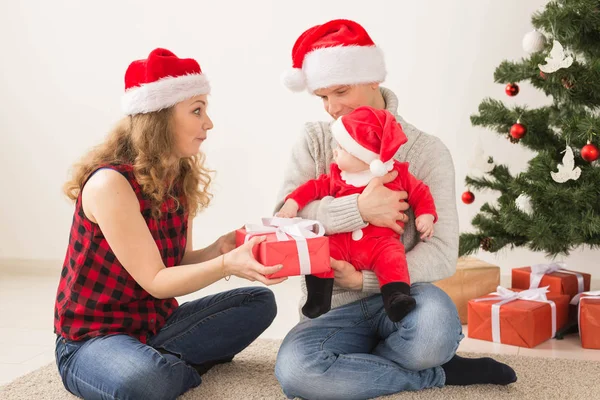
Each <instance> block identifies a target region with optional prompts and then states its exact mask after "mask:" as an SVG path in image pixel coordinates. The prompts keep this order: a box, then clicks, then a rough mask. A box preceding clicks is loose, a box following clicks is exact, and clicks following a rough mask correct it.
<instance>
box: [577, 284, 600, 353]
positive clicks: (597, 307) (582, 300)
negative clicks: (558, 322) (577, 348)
mask: <svg viewBox="0 0 600 400" xmlns="http://www.w3.org/2000/svg"><path fill="white" fill-rule="evenodd" d="M571 304H573V305H579V306H578V312H577V320H578V323H579V336H580V337H581V347H583V348H584V349H600V290H596V291H593V292H583V293H580V294H578V295H577V296H575V297H573V300H572V301H571Z"/></svg>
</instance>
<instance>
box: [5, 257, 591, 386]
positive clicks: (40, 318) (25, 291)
mask: <svg viewBox="0 0 600 400" xmlns="http://www.w3.org/2000/svg"><path fill="white" fill-rule="evenodd" d="M58 275H59V272H58V271H52V270H48V269H42V270H35V271H33V270H21V271H19V272H15V271H7V270H6V269H1V268H0V315H2V318H0V346H1V347H2V351H1V352H0V385H4V384H6V383H8V382H10V381H12V380H14V379H16V378H18V377H19V376H22V375H24V374H27V373H28V372H30V371H33V370H35V369H37V368H39V367H41V366H43V365H46V364H48V363H50V362H52V361H54V338H55V336H54V334H53V332H52V326H53V325H52V324H53V310H54V297H55V295H56V286H57V282H58ZM243 285H245V283H244V282H243V281H241V280H236V279H235V278H232V279H231V280H230V281H228V282H227V281H221V282H219V283H217V284H215V285H213V286H211V287H210V288H207V289H205V290H203V291H201V292H200V293H196V294H194V295H188V296H184V297H182V298H180V299H179V300H180V301H186V300H192V299H195V298H197V297H201V296H205V295H207V294H211V293H215V292H220V291H223V290H228V289H232V288H234V287H239V286H243ZM272 289H273V291H274V292H275V295H276V298H277V303H278V308H279V312H278V315H277V318H276V319H275V321H274V323H273V324H272V325H271V327H269V329H267V330H266V331H265V332H264V333H263V336H262V337H264V338H283V337H284V336H285V334H286V333H287V332H288V331H289V330H290V329H291V328H292V327H293V326H294V325H295V324H296V322H297V321H298V312H297V304H298V299H299V298H300V287H299V278H298V277H294V278H290V279H289V280H288V281H286V282H284V283H282V284H281V285H277V286H274V287H272ZM464 331H465V336H467V327H466V326H464ZM459 351H469V352H483V353H495V354H521V355H525V356H537V357H556V358H576V359H585V360H596V361H600V351H599V350H585V349H582V348H581V346H580V343H579V337H578V336H577V335H571V336H568V337H567V338H565V340H560V341H559V340H550V341H547V342H545V343H543V344H541V345H539V346H538V347H537V348H535V349H526V348H519V347H514V346H507V345H502V344H495V343H491V342H486V341H481V340H475V339H469V338H467V337H465V339H464V340H463V341H462V342H461V344H460V347H459Z"/></svg>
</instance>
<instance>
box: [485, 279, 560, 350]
mask: <svg viewBox="0 0 600 400" xmlns="http://www.w3.org/2000/svg"><path fill="white" fill-rule="evenodd" d="M546 293H548V286H544V287H542V288H535V289H528V290H523V291H521V292H513V291H512V290H510V289H506V288H505V287H502V286H498V287H497V288H496V292H494V293H491V294H492V295H493V296H491V297H483V298H480V299H475V301H476V302H479V301H489V300H500V301H499V302H498V303H496V304H492V340H493V341H494V342H496V343H501V340H500V307H502V306H503V305H504V304H506V303H510V302H511V301H515V300H527V301H539V302H541V303H548V304H550V307H551V310H552V337H554V335H556V304H555V303H554V302H553V301H552V300H548V298H547V297H546Z"/></svg>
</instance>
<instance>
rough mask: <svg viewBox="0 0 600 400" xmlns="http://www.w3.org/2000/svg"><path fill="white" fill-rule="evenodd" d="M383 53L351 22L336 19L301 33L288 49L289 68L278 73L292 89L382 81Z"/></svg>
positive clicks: (364, 32)
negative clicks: (290, 56) (289, 54)
mask: <svg viewBox="0 0 600 400" xmlns="http://www.w3.org/2000/svg"><path fill="white" fill-rule="evenodd" d="M385 76H386V70H385V62H384V59H383V52H382V51H381V49H380V48H379V47H377V46H375V43H374V42H373V40H371V38H370V37H369V34H368V33H367V31H366V30H365V29H364V28H363V27H362V26H360V25H359V24H358V23H356V22H354V21H349V20H344V19H337V20H333V21H329V22H327V23H325V24H323V25H317V26H314V27H312V28H310V29H308V30H307V31H306V32H304V33H303V34H302V35H300V37H299V38H298V40H296V43H295V44H294V47H293V49H292V68H291V69H290V70H288V71H286V72H284V74H283V75H282V81H283V84H284V85H285V86H286V87H287V88H288V89H290V90H291V91H293V92H301V91H303V90H304V89H308V91H309V92H311V93H312V92H314V91H315V90H317V89H322V88H327V87H331V86H335V85H351V84H359V83H372V82H383V81H384V80H385Z"/></svg>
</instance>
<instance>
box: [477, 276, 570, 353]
mask: <svg viewBox="0 0 600 400" xmlns="http://www.w3.org/2000/svg"><path fill="white" fill-rule="evenodd" d="M552 303H554V307H553V306H552ZM468 308H469V311H468V312H469V324H468V332H469V337H470V338H474V339H481V340H487V341H490V342H496V343H504V344H510V345H513V346H520V347H529V348H532V347H535V346H537V345H539V344H540V343H542V342H545V341H546V340H548V339H551V338H553V337H554V335H555V334H556V331H557V330H559V329H561V328H562V327H563V326H564V325H565V324H566V323H567V321H568V315H569V296H567V295H561V294H555V293H548V292H547V288H545V287H544V288H538V289H530V290H524V291H520V290H508V289H505V288H503V287H498V290H497V293H492V294H490V295H488V296H486V297H481V298H479V299H474V300H470V301H469V305H468ZM553 308H554V309H555V311H553ZM554 312H555V313H556V314H555V317H554V318H555V323H554V324H553V313H554ZM553 325H554V326H553Z"/></svg>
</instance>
